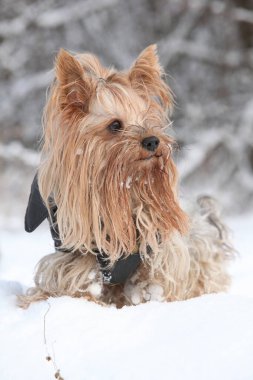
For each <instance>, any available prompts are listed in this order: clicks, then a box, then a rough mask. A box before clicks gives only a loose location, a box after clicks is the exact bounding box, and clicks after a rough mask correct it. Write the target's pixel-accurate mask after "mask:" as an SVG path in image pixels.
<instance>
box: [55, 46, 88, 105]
mask: <svg viewBox="0 0 253 380" xmlns="http://www.w3.org/2000/svg"><path fill="white" fill-rule="evenodd" d="M55 72H56V79H57V81H58V84H59V86H60V88H61V99H60V102H61V107H62V108H65V107H66V106H72V107H76V108H79V109H81V110H83V111H85V109H87V107H88V102H89V99H90V96H91V84H90V80H89V78H88V76H87V75H86V73H85V71H84V69H83V67H82V65H81V64H80V63H79V61H78V60H77V59H76V58H75V57H74V56H72V55H71V54H70V53H68V52H67V51H66V50H64V49H60V51H59V53H58V55H57V57H56V62H55Z"/></svg>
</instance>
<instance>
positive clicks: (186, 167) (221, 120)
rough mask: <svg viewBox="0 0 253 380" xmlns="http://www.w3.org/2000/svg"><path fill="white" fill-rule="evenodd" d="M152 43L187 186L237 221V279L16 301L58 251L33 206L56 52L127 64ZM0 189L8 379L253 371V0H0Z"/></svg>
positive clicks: (0, 288) (197, 376)
mask: <svg viewBox="0 0 253 380" xmlns="http://www.w3.org/2000/svg"><path fill="white" fill-rule="evenodd" d="M154 43H156V44H157V47H158V54H159V57H160V62H161V64H162V66H163V67H164V68H165V72H166V74H167V81H168V83H169V86H170V88H171V90H172V92H173V94H174V97H175V105H174V110H173V114H172V122H173V123H172V130H171V133H172V135H173V137H174V138H175V140H176V141H177V146H176V149H175V152H174V160H175V162H176V164H177V167H178V172H179V178H180V187H179V188H180V196H181V197H182V198H183V199H189V200H192V199H195V198H196V197H197V196H199V195H202V194H209V195H212V196H213V197H215V198H216V199H217V200H218V201H219V203H220V205H221V208H222V210H223V212H224V215H225V218H226V219H227V221H228V224H229V227H230V228H231V231H232V232H233V234H234V243H235V248H236V251H237V252H238V256H239V259H238V260H237V261H235V264H234V265H233V266H232V268H231V273H232V275H233V276H234V277H233V278H234V281H233V283H232V288H231V291H230V293H229V294H228V295H226V294H218V295H207V296H203V297H199V298H194V299H192V300H189V301H182V302H173V303H169V304H165V303H155V302H153V303H152V302H150V303H147V304H144V305H141V306H135V307H129V308H127V307H124V308H123V309H120V311H118V310H116V309H114V308H112V307H111V308H108V309H105V308H101V307H100V306H98V305H95V304H92V303H90V302H87V304H86V303H84V302H85V301H82V300H80V299H68V297H62V298H59V299H53V300H51V301H50V302H49V303H50V305H49V309H50V310H49V309H48V306H47V304H46V303H45V302H41V303H38V304H36V305H33V306H32V307H31V308H30V309H28V310H27V311H21V310H17V307H16V305H15V294H17V293H20V292H22V291H24V289H26V288H27V287H28V286H30V285H31V283H32V281H33V280H32V278H33V274H34V267H35V265H36V263H37V262H38V260H39V259H40V258H41V257H42V256H44V255H45V254H47V253H50V252H52V242H51V239H50V238H49V231H48V227H47V226H46V227H45V226H44V228H43V227H42V228H41V230H38V231H36V232H35V234H34V236H31V235H28V234H25V233H24V232H23V223H24V222H23V220H24V214H25V210H26V206H27V200H28V197H29V192H30V186H31V183H32V179H33V177H34V174H35V172H36V169H37V167H38V164H39V160H40V153H39V152H40V141H41V136H42V126H41V119H42V115H43V108H44V105H45V102H46V95H47V89H48V87H49V85H50V83H51V81H52V79H53V77H54V74H53V65H54V60H55V56H56V54H57V52H58V51H59V49H60V48H62V47H63V48H65V49H67V50H69V51H70V52H74V53H76V52H87V51H89V52H91V53H94V54H96V55H97V56H98V57H99V58H100V59H101V61H102V63H103V64H104V65H105V66H110V65H112V66H115V67H116V68H117V69H125V68H128V67H129V66H130V65H131V64H132V62H133V61H134V60H135V59H136V57H137V56H138V54H139V53H140V52H141V51H142V50H143V49H144V48H145V47H147V46H148V45H150V44H154ZM0 200H1V201H0V321H1V322H0V341H1V342H3V344H2V345H1V348H0V379H1V380H10V379H13V380H16V379H21V380H30V379H33V378H37V379H38V380H45V379H48V380H50V379H52V378H55V377H56V375H55V373H56V374H57V369H58V368H60V369H61V372H62V377H57V378H58V379H62V378H64V380H68V379H71V380H87V379H89V380H90V379H94V380H100V379H104V380H113V379H120V380H124V379H129V378H131V379H133V380H134V379H136V380H137V379H138V380H139V379H147V380H153V379H156V378H157V379H161V380H163V379H164V380H168V379H171V380H185V379H189V380H193V379H194V380H251V379H253V365H252V354H253V343H252V342H253V329H252V319H253V280H252V270H253V268H252V267H253V257H252V248H251V247H252V243H253V240H252V227H253V216H252V215H253V1H252V0H74V1H67V0H61V1H59V0H43V1H42V0H16V1H15V0H0ZM27 235H28V236H27ZM48 310H49V312H48ZM45 313H48V315H47V346H46V350H47V351H48V350H49V353H50V355H53V356H54V360H53V363H52V364H53V365H54V368H53V366H52V364H51V363H49V364H48V363H45V359H44V357H45V354H44V351H45V349H44V344H45V337H44V343H43V334H44V335H45V331H43V321H44V320H45ZM25 342H27V344H24V343H25ZM52 353H53V354H52ZM46 354H48V352H47V353H46ZM69 358H70V360H69ZM13 363H17V365H13ZM56 363H57V364H56ZM54 376H55V377H54Z"/></svg>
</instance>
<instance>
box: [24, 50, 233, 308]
mask: <svg viewBox="0 0 253 380" xmlns="http://www.w3.org/2000/svg"><path fill="white" fill-rule="evenodd" d="M163 74H164V73H163V70H162V68H161V67H160V64H159V62H158V58H157V55H156V51H155V47H154V46H151V47H148V48H147V49H146V50H144V52H142V53H141V55H140V56H139V57H138V59H137V60H136V62H135V63H134V65H133V66H132V67H131V68H130V70H129V71H125V72H117V71H116V70H114V69H113V68H110V69H106V68H104V67H103V66H102V65H101V64H100V62H99V60H98V59H97V58H96V57H95V56H93V55H91V54H80V55H76V56H75V57H74V56H72V55H70V54H69V53H67V52H65V51H61V52H60V53H59V55H58V57H57V61H56V78H55V80H54V82H53V84H52V86H51V89H50V93H49V98H48V102H47V105H46V107H45V112H44V136H43V146H42V155H41V157H42V158H41V164H40V167H39V172H38V180H39V189H40V192H41V195H42V198H43V200H44V202H45V204H46V206H47V207H48V210H49V212H50V208H51V207H52V205H54V204H55V205H56V206H57V224H58V229H59V235H60V239H61V242H62V248H67V249H68V251H71V252H69V253H62V252H56V253H55V254H52V255H49V256H46V257H45V258H43V259H42V260H41V262H40V263H39V265H38V268H37V272H36V277H35V285H36V287H35V288H32V289H30V290H29V291H28V293H27V295H26V296H23V297H22V298H20V304H21V305H23V306H24V307H25V306H27V305H28V304H29V303H30V302H33V301H35V300H39V299H45V298H47V297H49V296H60V295H63V294H67V295H70V296H79V297H80V296H85V297H86V298H89V299H96V300H100V301H101V302H105V303H111V302H115V303H116V304H117V303H119V299H120V300H121V301H120V302H123V304H133V303H136V302H135V301H134V300H133V299H132V289H133V288H134V289H139V291H140V297H139V299H140V302H145V301H146V300H148V297H149V296H148V294H149V293H150V290H149V289H150V286H151V285H152V286H153V285H154V286H160V287H161V289H162V296H161V299H163V300H175V299H177V300H179V299H186V298H189V297H193V296H197V295H200V294H203V293H209V292H212V291H215V292H216V291H221V290H224V289H226V287H227V285H228V283H229V276H228V275H227V272H226V262H227V258H230V257H231V256H232V251H233V250H232V248H231V246H230V245H229V244H226V242H227V241H228V239H227V236H226V235H225V233H224V231H225V227H224V226H223V224H222V223H221V221H220V219H219V216H218V213H217V212H216V211H212V207H209V206H208V207H207V209H208V211H206V213H204V215H202V214H201V213H203V209H205V208H203V205H202V206H201V207H202V208H200V209H199V210H198V212H196V215H197V216H195V214H194V215H191V216H190V221H189V218H188V216H187V215H186V213H185V212H184V211H183V210H182V209H181V207H180V205H179V202H178V198H177V170H176V167H175V164H174V162H173V159H172V151H173V144H174V142H173V139H172V138H171V137H169V136H168V135H167V133H166V127H167V126H168V125H169V124H170V121H169V118H168V114H169V111H170V109H171V106H172V102H173V99H172V94H171V92H170V89H169V87H168V86H167V85H166V83H165V81H164V80H163ZM115 119H119V120H121V119H122V120H123V124H124V128H123V129H122V130H121V131H119V132H118V133H116V134H113V133H112V132H110V131H109V129H108V125H110V123H111V122H112V121H113V120H115ZM153 135H155V136H157V137H158V138H159V140H160V144H159V147H158V149H157V151H158V153H159V154H158V157H155V158H151V160H149V159H148V158H149V157H148V152H147V151H145V150H144V149H143V148H142V147H141V141H142V140H143V138H145V137H147V136H153ZM204 203H205V202H204ZM209 203H210V202H209ZM209 203H208V202H206V203H205V204H207V205H209ZM211 203H212V202H211ZM210 215H213V217H211V216H210ZM221 226H222V228H221ZM221 231H223V232H221ZM95 249H99V250H103V251H104V252H105V253H106V254H107V255H108V256H109V257H110V262H111V265H113V263H114V262H115V261H116V260H117V259H118V258H119V257H120V256H121V255H123V254H124V255H130V254H131V253H132V252H135V251H136V249H138V251H139V252H140V254H141V258H142V264H141V266H140V268H139V269H138V271H137V272H136V274H135V275H134V276H133V277H132V278H131V279H130V280H129V281H128V282H127V283H126V285H125V287H124V289H123V288H122V287H117V286H116V287H111V288H110V287H109V288H108V287H106V286H103V284H102V280H101V273H100V270H99V266H98V264H97V262H96V257H95V252H94V250H95ZM150 252H152V253H150ZM92 271H94V273H95V275H94V276H95V277H94V278H91V273H92ZM94 281H95V282H97V283H98V284H100V285H101V292H100V293H99V294H94V289H93V290H92V287H91V284H92V283H93V282H94ZM95 293H96V292H95ZM119 294H120V296H119ZM122 294H123V295H124V297H125V298H124V297H123V298H124V300H123V301H122Z"/></svg>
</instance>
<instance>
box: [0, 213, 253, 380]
mask: <svg viewBox="0 0 253 380" xmlns="http://www.w3.org/2000/svg"><path fill="white" fill-rule="evenodd" d="M229 225H230V227H231V229H232V230H233V231H234V240H235V245H236V248H237V250H238V252H239V255H238V258H237V260H236V261H235V263H233V265H232V267H231V273H232V275H233V284H232V287H231V290H230V292H229V294H215V295H206V296H202V297H199V298H195V299H191V300H188V301H183V302H172V303H160V302H154V301H151V302H148V303H146V304H144V305H139V306H133V307H124V308H123V309H120V310H117V309H115V308H114V307H102V306H99V305H97V304H94V303H91V302H88V301H85V300H83V299H71V298H69V297H62V298H56V299H52V298H51V299H49V300H48V302H45V301H43V302H39V303H36V304H33V305H32V306H31V307H30V308H29V309H28V310H21V309H19V308H17V307H16V305H15V294H17V293H20V292H21V291H22V289H23V290H24V289H25V288H26V287H27V286H29V285H31V283H32V276H33V272H34V266H35V264H36V263H37V261H38V260H39V258H40V257H41V256H42V255H44V254H46V253H50V252H52V250H53V244H52V242H51V239H50V236H49V232H48V229H47V226H46V225H44V226H42V227H41V228H39V229H38V230H37V231H36V232H34V233H33V234H31V235H29V234H26V233H25V232H23V231H21V230H17V229H12V230H11V229H9V230H8V231H7V230H3V229H2V230H1V232H0V239H1V240H0V251H1V259H0V279H1V280H0V311H1V314H0V342H1V355H0V374H1V376H0V378H1V380H12V379H13V380H16V379H22V380H23V379H24V380H30V379H34V378H36V379H37V380H47V379H48V380H50V379H53V378H55V377H54V374H55V372H56V370H57V369H58V368H59V369H60V373H61V376H62V377H63V378H64V380H68V379H71V380H86V379H89V380H93V379H96V380H97V379H98V380H100V379H103V380H114V379H120V380H124V379H129V378H131V379H132V380H134V379H147V380H149V379H150V380H151V379H155V378H157V379H159V380H163V379H166V380H167V379H172V380H185V379H187V380H193V379H194V380H203V379H205V380H209V379H210V380H214V379H215V380H251V379H253V362H252V354H253V324H252V320H253V276H252V264H253V256H252V255H251V246H252V243H253V236H252V226H253V216H250V215H249V216H241V217H237V218H234V219H232V220H230V221H229ZM94 291H98V289H96V288H95V289H94ZM156 292H158V293H159V289H154V293H156ZM44 320H45V323H46V329H45V332H46V342H47V345H46V346H45V344H44ZM48 355H49V356H51V357H52V358H53V359H54V360H53V361H47V360H46V356H48ZM54 364H55V368H54Z"/></svg>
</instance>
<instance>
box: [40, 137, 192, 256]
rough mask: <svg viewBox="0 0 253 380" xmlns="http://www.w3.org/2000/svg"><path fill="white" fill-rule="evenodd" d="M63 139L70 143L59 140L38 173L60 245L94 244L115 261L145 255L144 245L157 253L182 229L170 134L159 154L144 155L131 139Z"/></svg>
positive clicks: (89, 246) (81, 247)
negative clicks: (52, 207)
mask: <svg viewBox="0 0 253 380" xmlns="http://www.w3.org/2000/svg"><path fill="white" fill-rule="evenodd" d="M66 141H70V143H69V144H70V145H69V146H66V144H62V146H61V148H60V152H59V151H58V152H57V149H56V147H55V149H54V152H53V154H54V155H55V158H51V160H48V164H46V165H44V166H42V168H41V171H40V173H39V184H40V189H41V193H42V196H43V198H44V200H45V199H48V198H49V196H53V199H54V202H55V203H56V205H57V207H58V211H57V223H58V228H59V233H60V239H61V241H62V246H63V247H64V248H68V249H72V250H73V251H75V250H81V251H92V250H93V249H94V248H97V249H99V250H103V251H104V252H105V253H106V254H108V255H109V256H110V258H111V260H112V261H114V260H116V259H118V258H119V256H120V255H122V254H130V253H132V252H134V251H136V249H139V251H140V253H142V254H144V255H145V254H147V247H148V246H149V247H150V248H151V249H152V250H153V251H155V252H157V250H158V245H159V244H160V243H162V242H163V241H164V240H166V239H168V238H169V235H170V233H171V232H172V231H175V230H177V231H179V232H180V233H183V232H184V231H185V230H186V224H187V222H186V216H185V214H184V212H183V211H182V210H181V209H180V207H179V205H178V202H177V198H176V189H175V186H176V168H175V165H174V163H173V161H172V159H171V157H170V152H171V150H170V142H171V140H170V139H169V138H168V137H164V140H163V143H162V144H161V147H160V150H159V155H158V157H156V156H152V157H151V156H150V155H148V156H147V154H146V157H143V154H142V153H140V148H139V143H138V142H137V141H136V140H131V139H128V140H127V141H126V139H124V138H121V139H119V140H118V141H116V142H114V143H109V142H108V141H106V140H103V138H102V137H101V136H99V135H93V136H92V138H90V136H89V134H86V141H85V143H84V142H83V140H79V139H77V140H76V143H75V142H74V143H73V139H69V138H68V139H66V140H65V143H66ZM79 141H82V143H83V145H82V147H80V146H79V145H78V144H79ZM58 148H59V147H58ZM59 157H60V158H59Z"/></svg>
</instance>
